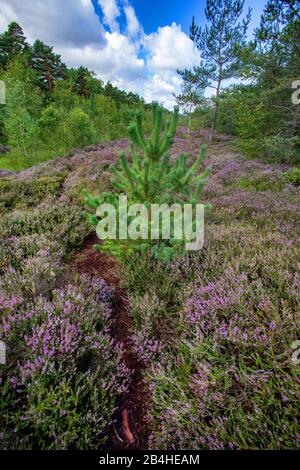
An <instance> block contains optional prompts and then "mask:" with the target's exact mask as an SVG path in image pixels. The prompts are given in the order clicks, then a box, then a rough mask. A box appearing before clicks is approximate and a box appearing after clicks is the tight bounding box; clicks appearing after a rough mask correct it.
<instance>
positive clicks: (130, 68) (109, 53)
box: [60, 31, 145, 89]
mask: <svg viewBox="0 0 300 470" xmlns="http://www.w3.org/2000/svg"><path fill="white" fill-rule="evenodd" d="M105 39H106V46H105V47H104V48H100V47H94V46H92V47H91V46H86V47H84V48H77V47H74V48H70V47H68V48H65V49H60V52H61V54H62V57H63V59H64V61H65V62H66V63H67V65H68V66H71V67H76V66H78V65H79V64H80V65H83V66H85V67H87V68H89V69H90V70H94V71H95V72H96V74H97V75H98V76H99V78H101V79H102V80H104V81H107V80H110V81H112V82H116V81H120V80H122V79H123V81H126V82H127V83H128V89H130V84H131V82H132V81H134V80H136V79H138V78H141V77H142V76H143V74H144V71H145V62H144V60H143V59H139V58H138V57H137V50H136V46H135V44H133V43H132V42H130V41H129V39H128V38H127V37H126V36H124V35H122V34H120V33H117V32H115V33H110V32H108V31H107V32H106V33H105Z"/></svg>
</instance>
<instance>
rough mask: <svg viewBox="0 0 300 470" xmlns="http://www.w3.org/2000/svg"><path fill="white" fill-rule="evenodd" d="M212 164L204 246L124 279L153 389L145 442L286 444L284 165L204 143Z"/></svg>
mask: <svg viewBox="0 0 300 470" xmlns="http://www.w3.org/2000/svg"><path fill="white" fill-rule="evenodd" d="M209 160H210V164H211V165H212V167H213V176H212V177H211V179H210V180H208V182H207V185H206V187H205V190H204V195H206V197H207V198H208V200H209V201H210V202H211V204H212V206H213V209H212V211H211V212H210V213H209V215H208V217H207V221H206V237H205V246H204V248H203V250H202V251H200V252H199V253H197V254H191V255H189V256H187V257H184V258H179V259H178V260H176V261H174V262H173V263H171V265H168V266H164V265H163V264H161V263H156V264H154V265H153V264H152V265H151V264H150V265H149V262H148V261H147V260H146V259H145V260H143V262H141V261H139V264H140V265H139V267H135V268H134V274H132V272H131V274H130V273H129V274H128V271H127V272H126V275H125V279H126V285H128V288H129V289H130V291H131V306H132V312H133V316H134V319H135V325H136V333H135V334H134V344H135V347H136V350H137V352H138V353H139V355H140V357H141V360H143V361H144V363H145V364H146V367H147V377H148V381H149V385H150V389H151V393H152V405H151V409H150V414H151V417H152V423H153V429H154V431H153V433H152V435H151V439H150V445H151V448H160V449H199V448H200V449H284V448H290V449H294V448H297V447H298V446H299V411H298V409H299V406H298V405H299V366H298V365H296V364H294V363H293V362H292V354H293V348H292V344H293V343H294V341H296V340H297V339H298V331H299V320H300V318H299V281H300V280H299V272H298V267H299V266H298V265H299V231H298V230H299V229H298V230H297V228H299V194H298V189H297V187H296V185H290V183H289V181H287V180H285V177H284V172H285V171H286V168H284V167H281V166H277V165H265V164H262V163H258V162H256V161H245V160H243V159H242V158H241V157H240V156H238V155H233V154H230V153H229V154H227V155H224V156H220V155H219V154H218V156H217V157H215V156H214V150H213V149H212V150H211V157H210V158H209ZM274 179H275V180H276V181H278V182H279V183H280V184H279V183H278V185H277V186H276V185H275V184H274ZM241 181H242V182H245V181H247V185H246V188H243V186H245V184H241ZM257 181H264V186H263V187H257ZM152 263H153V262H152ZM145 265H146V266H148V269H149V271H151V273H153V274H149V273H148V272H147V271H146V269H147V268H146V266H145Z"/></svg>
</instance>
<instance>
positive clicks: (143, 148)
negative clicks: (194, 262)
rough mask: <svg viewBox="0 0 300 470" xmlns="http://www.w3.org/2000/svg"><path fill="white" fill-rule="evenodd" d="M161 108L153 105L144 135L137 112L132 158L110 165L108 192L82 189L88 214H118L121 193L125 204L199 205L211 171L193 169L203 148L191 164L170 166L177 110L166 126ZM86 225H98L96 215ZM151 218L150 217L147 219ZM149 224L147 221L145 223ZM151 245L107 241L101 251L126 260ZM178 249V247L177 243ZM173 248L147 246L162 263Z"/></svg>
mask: <svg viewBox="0 0 300 470" xmlns="http://www.w3.org/2000/svg"><path fill="white" fill-rule="evenodd" d="M163 114H164V112H163V109H162V108H161V107H160V106H159V105H158V104H157V103H153V106H152V132H151V134H150V136H148V137H147V136H145V134H144V132H143V128H142V118H141V115H140V114H139V113H138V114H137V115H136V118H135V122H134V123H133V124H132V125H131V126H130V127H129V135H130V138H131V141H132V145H131V160H132V162H131V163H129V162H128V161H127V159H126V156H125V154H124V153H121V154H120V165H119V167H118V168H117V167H115V166H112V167H111V170H112V173H113V179H112V185H113V188H114V190H115V191H114V192H113V193H103V194H101V195H100V196H98V197H93V196H92V195H91V194H89V193H88V192H87V191H84V196H85V202H86V204H87V205H88V206H89V208H90V209H92V210H93V211H94V210H96V211H97V208H98V206H100V205H101V204H103V203H109V204H112V205H114V206H115V208H116V210H117V211H118V195H119V194H125V195H126V196H127V198H128V203H129V205H131V204H136V203H138V204H144V205H145V206H146V207H148V208H149V207H150V204H153V203H155V204H159V205H169V206H170V205H172V204H181V205H182V204H184V203H189V204H196V203H198V202H199V198H200V196H201V192H202V189H203V187H204V184H205V179H206V177H207V176H208V174H209V173H210V168H207V169H205V170H204V171H202V172H201V173H200V174H197V173H198V170H199V168H200V166H201V163H202V161H203V159H204V157H205V153H206V147H205V146H203V147H202V148H201V151H200V155H199V157H198V158H197V160H196V162H195V163H194V164H193V165H191V166H190V165H188V163H187V155H182V156H180V157H178V158H177V160H176V161H175V162H171V156H170V153H169V152H168V151H169V150H170V148H171V146H172V144H173V140H174V136H175V133H176V126H177V121H178V114H179V109H178V107H175V109H174V113H173V115H172V117H171V119H170V121H169V122H165V119H164V115H163ZM88 219H89V221H90V222H91V223H92V224H94V225H97V224H98V222H99V220H98V218H97V216H96V215H94V214H91V213H89V214H88ZM150 219H151V218H150ZM151 223H152V221H151V220H150V224H151ZM151 245H153V243H152V241H151V240H150V238H149V239H144V240H143V241H139V240H136V241H130V240H126V241H125V242H124V241H122V240H118V239H117V240H106V241H105V243H104V244H103V245H102V246H101V250H102V251H103V250H104V251H108V252H110V253H111V254H112V255H114V256H117V257H119V258H121V259H122V258H126V256H128V255H130V254H131V253H133V252H135V251H142V250H147V249H149V247H150V246H151ZM179 245H180V243H179ZM177 247H178V241H172V240H170V241H169V244H168V245H167V246H166V244H165V243H160V245H156V246H152V252H153V253H159V256H161V257H162V259H171V257H172V256H173V255H174V253H175V251H176V249H177Z"/></svg>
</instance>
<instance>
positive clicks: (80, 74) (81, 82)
mask: <svg viewBox="0 0 300 470" xmlns="http://www.w3.org/2000/svg"><path fill="white" fill-rule="evenodd" d="M91 79H93V73H92V72H90V71H89V70H88V69H87V68H85V67H82V66H81V67H79V68H78V69H75V70H72V71H71V81H72V83H73V91H74V92H75V93H76V94H77V95H79V96H83V97H84V98H85V99H88V98H89V96H90V91H89V80H91Z"/></svg>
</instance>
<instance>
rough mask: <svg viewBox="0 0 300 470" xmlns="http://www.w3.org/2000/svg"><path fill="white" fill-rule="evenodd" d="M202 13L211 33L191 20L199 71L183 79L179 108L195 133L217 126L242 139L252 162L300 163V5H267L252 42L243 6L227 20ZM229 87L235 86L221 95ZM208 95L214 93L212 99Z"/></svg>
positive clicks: (219, 13) (225, 15)
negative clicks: (299, 94)
mask: <svg viewBox="0 0 300 470" xmlns="http://www.w3.org/2000/svg"><path fill="white" fill-rule="evenodd" d="M205 13H206V18H207V24H208V25H207V26H205V27H199V26H197V25H196V24H195V21H194V19H193V23H192V25H191V28H190V38H191V39H192V40H193V41H194V43H195V45H196V47H197V48H198V49H199V53H200V56H201V57H202V61H201V63H200V66H199V67H194V69H193V70H183V71H179V73H180V75H181V76H182V78H183V87H182V88H183V90H182V94H181V95H180V96H179V97H178V101H179V103H180V104H181V105H182V106H183V108H184V109H185V111H186V114H189V113H191V112H192V117H194V120H193V119H192V125H193V127H199V125H201V126H207V127H209V126H211V123H213V126H214V125H216V128H217V130H218V131H219V132H223V133H226V134H230V135H233V136H237V137H238V138H239V140H238V144H239V146H240V148H241V150H242V152H243V153H244V154H245V155H246V156H249V157H260V158H266V159H268V160H270V161H277V162H289V163H295V162H299V154H300V106H297V105H295V103H293V101H292V94H293V93H294V92H295V87H296V85H295V84H294V83H295V82H296V81H297V80H299V77H300V2H299V0H269V1H268V2H267V4H266V6H265V9H264V12H263V15H262V17H261V21H260V25H259V27H257V28H256V30H255V31H254V36H253V39H252V40H251V41H247V29H248V26H249V22H250V19H251V10H250V11H249V12H248V13H247V15H246V17H245V11H244V4H243V2H236V3H235V6H234V8H233V9H228V11H227V12H226V11H224V10H222V9H221V8H219V7H218V6H217V3H216V2H214V1H213V0H210V1H208V2H207V7H206V11H205ZM220 31H223V34H220ZM230 79H231V80H235V82H236V83H235V84H232V85H230V86H227V87H223V88H222V86H224V85H225V84H226V80H230ZM224 82H225V83H224ZM227 83H228V82H227ZM209 88H211V89H213V90H214V93H213V96H212V97H210V98H209V99H207V98H205V95H204V92H205V90H207V89H209ZM195 118H196V119H195ZM193 121H194V122H193ZM214 121H215V122H214Z"/></svg>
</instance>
